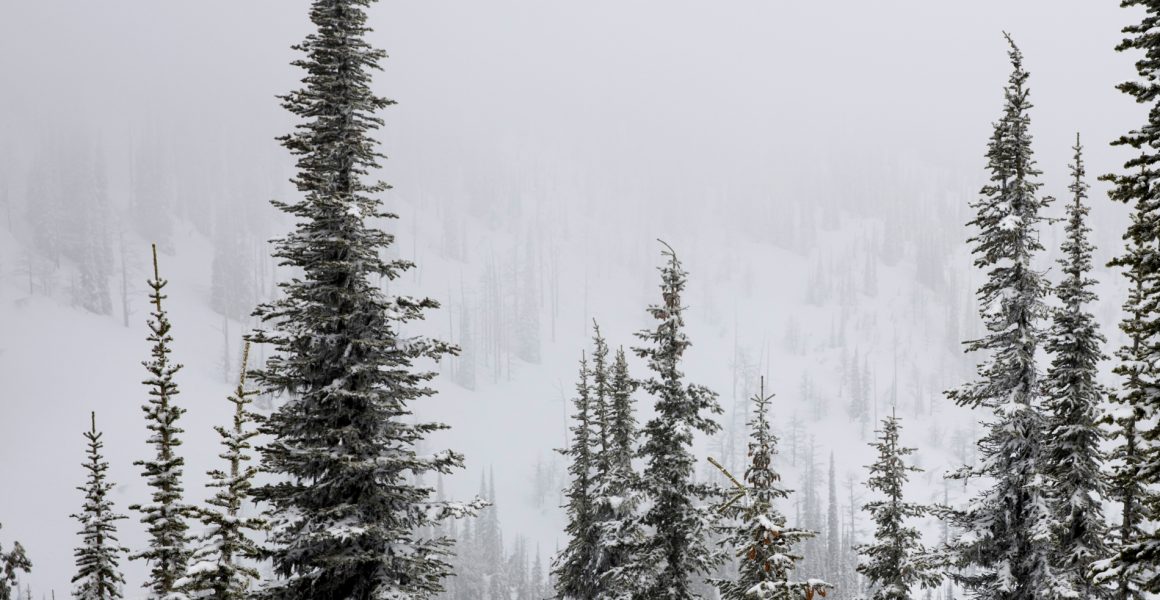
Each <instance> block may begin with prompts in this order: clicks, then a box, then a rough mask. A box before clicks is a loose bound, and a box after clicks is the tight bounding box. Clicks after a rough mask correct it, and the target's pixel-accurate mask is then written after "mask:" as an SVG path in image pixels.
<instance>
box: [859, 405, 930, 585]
mask: <svg viewBox="0 0 1160 600" xmlns="http://www.w3.org/2000/svg"><path fill="white" fill-rule="evenodd" d="M900 429H901V427H900V425H899V419H898V418H897V417H895V416H894V415H893V414H891V415H890V416H889V417H886V418H885V419H883V420H882V429H881V431H879V432H878V440H877V441H876V442H874V443H871V444H870V446H871V447H873V448H874V449H875V450H877V451H878V460H877V461H876V462H875V463H874V464H872V465H869V467H868V469H869V470H870V479H869V481H868V482H867V484H866V487H868V488H869V489H871V490H874V491H875V492H877V493H878V494H879V495H880V496H881V498H882V499H880V500H875V501H873V502H868V503H866V504H865V505H864V506H863V507H862V509H863V510H865V511H866V512H868V513H870V518H871V520H873V521H874V526H875V531H874V543H872V544H864V545H862V546H859V547H858V552H859V553H860V554H862V555H863V556H865V557H866V560H865V561H863V562H861V563H860V564H859V565H858V572H859V573H862V574H863V575H865V576H866V578H867V579H868V580H869V582H870V585H871V590H873V594H872V596H871V599H872V600H910V598H911V595H910V591H911V590H912V589H913V588H914V587H915V586H921V587H924V588H927V589H930V588H934V587H936V586H938V584H939V583H940V582H941V581H942V577H941V576H940V574H939V572H938V569H939V567H940V564H939V562H938V560H937V559H936V558H935V557H934V556H933V555H932V554H931V553H930V552H928V551H927V550H926V548H925V547H924V546H923V545H922V534H920V533H919V531H918V529H917V528H916V527H913V526H909V525H907V520H909V519H915V518H920V517H924V516H926V515H927V514H928V513H929V512H930V511H929V509H928V508H927V507H926V506H923V505H921V504H915V503H913V502H907V501H906V500H905V498H904V497H903V488H904V487H905V486H906V483H907V481H908V480H909V479H910V476H909V473H912V472H913V473H917V472H921V471H922V469H919V468H917V467H914V466H912V465H908V464H906V456H908V455H910V454H913V453H914V448H906V447H903V446H901V445H900V444H899V439H898V438H899V431H900Z"/></svg>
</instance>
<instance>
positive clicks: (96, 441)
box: [72, 413, 129, 600]
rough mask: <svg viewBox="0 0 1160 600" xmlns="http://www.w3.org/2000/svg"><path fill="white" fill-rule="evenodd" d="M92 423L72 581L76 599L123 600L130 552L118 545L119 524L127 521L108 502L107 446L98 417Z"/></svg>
mask: <svg viewBox="0 0 1160 600" xmlns="http://www.w3.org/2000/svg"><path fill="white" fill-rule="evenodd" d="M91 419H92V422H91V428H90V429H89V431H86V432H85V434H84V435H85V440H87V441H88V452H87V460H86V461H85V462H84V463H83V464H84V468H85V471H87V476H86V479H85V485H83V486H81V487H78V488H77V489H78V490H80V491H82V492H84V494H85V501H84V504H83V505H82V506H81V511H80V512H79V513H76V514H74V515H72V518H74V519H76V520H77V521H79V522H80V524H81V530H80V532H79V534H80V536H81V545H80V546H79V547H77V549H76V550H75V551H74V552H73V555H74V556H75V557H76V564H77V573H76V575H74V576H73V578H72V583H73V584H74V585H75V587H74V588H73V597H74V598H77V599H78V600H114V599H116V598H121V597H122V595H121V588H122V587H123V586H124V585H125V577H124V576H123V575H122V574H121V566H120V562H121V554H123V553H126V552H128V551H129V549H128V548H124V547H122V546H121V545H120V544H119V543H118V540H117V521H119V520H121V519H125V518H127V517H125V516H124V515H120V514H117V513H116V512H114V511H113V501H112V500H110V499H109V490H112V489H113V484H112V483H111V482H109V480H108V470H109V463H107V462H105V457H104V456H102V454H101V448H103V447H104V445H105V444H104V442H102V441H101V437H102V434H101V433H100V432H99V431H97V417H96V414H95V413H94V414H92V415H91Z"/></svg>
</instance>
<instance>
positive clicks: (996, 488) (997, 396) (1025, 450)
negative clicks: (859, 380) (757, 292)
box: [947, 36, 1071, 600]
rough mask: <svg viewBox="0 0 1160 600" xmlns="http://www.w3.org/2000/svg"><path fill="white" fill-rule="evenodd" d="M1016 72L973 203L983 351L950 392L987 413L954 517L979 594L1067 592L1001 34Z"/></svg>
mask: <svg viewBox="0 0 1160 600" xmlns="http://www.w3.org/2000/svg"><path fill="white" fill-rule="evenodd" d="M1007 41H1008V43H1009V45H1010V50H1009V53H1008V54H1009V57H1010V59H1011V63H1012V67H1013V70H1012V73H1011V76H1010V79H1009V80H1008V84H1007V86H1006V88H1005V89H1004V100H1005V102H1004V107H1003V114H1002V116H1001V117H1000V119H999V121H998V122H997V123H995V126H994V133H993V134H992V136H991V140H990V143H989V144H988V148H987V168H988V170H989V171H990V182H989V183H988V184H987V185H985V186H984V187H983V189H982V191H981V194H980V196H981V197H980V198H979V199H978V200H977V201H976V202H974V203H973V204H972V207H973V208H974V209H975V210H976V211H977V215H976V217H975V218H974V219H973V220H972V221H971V222H970V225H971V226H973V227H974V228H975V229H976V230H977V232H976V233H975V235H974V236H973V237H971V238H970V242H971V243H972V244H973V245H974V246H973V248H972V252H973V254H974V255H975V260H974V264H975V266H976V267H978V268H980V269H984V270H986V280H985V281H984V283H983V284H982V285H981V286H980V288H979V290H978V298H979V305H980V316H981V317H982V320H983V322H984V325H985V327H986V330H987V332H986V335H984V336H983V337H982V338H980V339H976V340H971V341H969V342H967V348H968V350H970V351H975V352H984V353H986V357H985V359H984V360H983V361H982V363H981V364H980V365H979V367H978V379H977V380H976V381H974V382H971V383H968V384H966V385H964V386H962V387H961V388H959V389H956V390H952V391H950V392H948V393H947V395H948V397H950V398H951V399H953V400H954V401H955V402H956V403H958V404H959V405H960V406H967V407H971V408H983V409H987V410H989V411H991V412H993V413H994V417H993V418H992V419H991V420H989V421H988V422H987V423H986V425H985V426H986V430H985V434H984V437H983V439H982V440H981V441H980V442H979V453H980V462H979V464H978V465H976V466H974V467H964V468H962V469H960V470H959V471H958V472H957V473H956V474H955V476H957V477H962V478H968V477H969V478H982V479H984V481H987V482H989V487H987V488H985V489H983V490H981V491H980V493H979V495H978V497H976V498H975V499H974V501H972V502H971V503H970V504H969V505H968V506H967V507H966V508H965V509H964V510H962V511H961V512H958V513H957V514H955V515H954V516H953V518H954V519H955V521H956V523H955V524H956V525H957V528H958V530H959V531H962V532H964V533H963V534H962V535H960V536H959V537H958V538H957V539H956V540H954V541H953V542H952V544H951V548H952V551H953V555H954V564H955V566H957V567H958V568H959V569H960V571H959V573H958V574H957V576H958V578H959V580H960V581H962V582H963V583H965V584H966V585H967V586H968V587H970V588H972V589H973V590H974V592H975V594H976V595H977V596H978V597H979V598H983V599H985V600H1032V599H1037V600H1038V599H1045V598H1056V597H1058V596H1059V595H1068V594H1070V593H1071V592H1070V590H1067V589H1060V588H1061V586H1063V585H1064V584H1066V582H1064V581H1061V580H1059V579H1058V578H1056V577H1055V576H1054V574H1053V573H1052V564H1051V560H1050V559H1051V556H1052V554H1053V549H1052V543H1051V542H1052V540H1051V538H1052V535H1051V534H1052V532H1053V528H1054V522H1053V521H1052V514H1051V512H1050V510H1049V505H1048V498H1049V491H1050V490H1048V489H1046V485H1047V481H1046V480H1045V479H1044V477H1043V472H1044V457H1043V450H1042V444H1043V437H1044V427H1045V426H1046V418H1045V416H1044V414H1043V407H1042V399H1041V397H1040V396H1041V393H1040V387H1041V385H1042V382H1041V381H1040V372H1039V367H1038V366H1037V364H1036V360H1035V354H1036V351H1037V348H1038V346H1039V344H1040V340H1041V338H1042V337H1043V334H1042V332H1041V325H1040V321H1041V320H1042V318H1043V317H1044V315H1045V314H1046V310H1047V309H1046V305H1045V304H1044V300H1043V298H1044V294H1045V289H1046V287H1045V284H1044V282H1043V279H1042V275H1041V274H1040V273H1039V272H1038V271H1036V268H1035V266H1034V265H1033V264H1032V262H1033V259H1034V257H1035V255H1036V253H1038V252H1040V251H1041V250H1043V246H1042V245H1041V244H1040V242H1039V236H1038V227H1039V225H1040V223H1041V222H1042V221H1043V220H1044V218H1043V217H1042V216H1041V215H1040V214H1039V211H1040V210H1041V209H1042V208H1043V207H1045V206H1047V204H1048V203H1049V201H1050V199H1049V198H1046V197H1039V195H1038V192H1039V187H1040V184H1039V183H1038V182H1037V181H1036V180H1035V178H1036V176H1038V175H1039V170H1038V169H1037V168H1036V166H1035V161H1034V159H1033V157H1032V152H1031V134H1030V131H1029V125H1030V118H1029V117H1028V109H1030V108H1031V103H1030V102H1029V100H1028V89H1027V77H1028V74H1027V71H1026V70H1025V69H1024V68H1023V55H1022V53H1021V52H1020V51H1019V48H1018V47H1017V46H1016V45H1015V43H1014V42H1013V41H1012V40H1011V38H1010V36H1007Z"/></svg>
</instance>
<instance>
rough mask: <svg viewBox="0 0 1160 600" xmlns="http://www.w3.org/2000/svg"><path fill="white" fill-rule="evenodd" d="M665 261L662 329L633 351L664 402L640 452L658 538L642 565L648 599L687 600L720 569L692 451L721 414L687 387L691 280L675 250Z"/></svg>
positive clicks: (647, 518)
mask: <svg viewBox="0 0 1160 600" xmlns="http://www.w3.org/2000/svg"><path fill="white" fill-rule="evenodd" d="M663 254H664V256H665V258H666V261H667V262H666V264H665V265H664V266H663V267H661V268H660V272H661V298H662V300H661V303H660V304H654V305H652V306H649V308H648V312H649V314H651V315H652V317H653V318H654V319H656V320H657V325H656V327H655V328H654V329H646V330H644V331H641V332H640V333H638V334H637V337H638V338H640V340H641V341H642V342H643V345H642V346H640V347H638V348H634V349H633V350H634V351H635V352H636V354H637V355H638V356H640V357H641V358H643V359H645V361H646V362H647V364H648V368H649V371H651V372H652V376H651V377H649V378H648V379H645V380H643V381H641V387H643V388H644V390H645V391H647V392H648V393H649V394H650V395H652V396H654V397H655V398H656V405H655V406H656V416H655V417H654V418H653V419H651V420H649V421H648V423H646V424H645V426H644V429H643V434H644V442H643V444H642V446H641V449H640V454H641V456H642V457H643V458H644V459H645V468H644V473H643V475H642V478H641V483H642V489H643V491H644V492H645V494H646V495H647V497H648V499H649V506H648V509H647V511H646V512H645V514H644V518H643V522H644V524H645V526H646V527H648V528H650V529H651V531H650V532H649V534H650V535H649V536H648V539H647V540H645V542H644V546H643V548H642V553H641V554H640V555H639V556H638V557H637V558H638V560H640V561H642V563H641V564H646V565H649V566H650V567H651V568H652V569H653V573H652V574H651V576H650V577H649V578H648V579H647V581H648V589H647V591H646V592H645V594H644V595H645V597H648V598H667V599H669V600H685V599H687V598H693V597H695V596H694V595H693V592H692V591H691V584H692V582H693V578H694V577H695V576H697V575H701V574H707V573H709V572H710V571H711V570H712V568H713V566H714V565H715V564H716V563H717V562H719V555H718V553H716V552H714V550H713V549H712V548H710V547H709V545H708V543H707V536H708V534H709V529H710V525H711V523H712V520H713V515H712V509H711V508H709V507H708V506H706V502H707V500H708V498H709V496H710V494H711V492H712V490H711V489H710V487H709V486H708V485H705V484H701V483H698V482H696V481H694V479H693V474H694V467H695V459H694V457H693V452H692V445H693V435H694V433H695V432H701V433H703V434H706V435H712V434H714V433H716V432H717V430H718V429H719V426H718V424H717V422H716V421H715V420H714V419H713V416H714V415H717V414H720V413H721V407H720V406H719V405H718V403H717V394H716V393H714V392H712V391H710V390H709V389H708V388H706V387H703V386H700V385H695V384H686V383H685V381H684V373H682V372H681V360H682V358H683V357H684V354H685V351H686V350H687V349H688V347H689V345H690V342H689V339H688V337H687V336H686V335H685V332H684V325H685V323H684V318H683V316H682V315H683V312H684V307H683V306H682V305H681V294H682V292H683V291H684V288H685V282H686V277H687V274H686V272H685V270H684V268H683V267H682V266H681V262H680V261H679V260H678V259H677V255H676V254H675V253H674V252H673V250H672V249H671V248H668V247H667V246H666V250H665V251H664V253H663Z"/></svg>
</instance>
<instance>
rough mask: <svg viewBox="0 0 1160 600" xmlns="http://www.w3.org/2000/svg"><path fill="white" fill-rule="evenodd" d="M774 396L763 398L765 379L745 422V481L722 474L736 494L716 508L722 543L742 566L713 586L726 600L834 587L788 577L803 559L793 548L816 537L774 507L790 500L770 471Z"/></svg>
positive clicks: (788, 598) (794, 597) (784, 596)
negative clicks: (721, 520)
mask: <svg viewBox="0 0 1160 600" xmlns="http://www.w3.org/2000/svg"><path fill="white" fill-rule="evenodd" d="M772 399H773V395H772V394H770V395H768V396H767V395H766V394H765V378H762V380H761V386H760V389H759V391H758V393H757V394H756V395H755V396H754V397H753V417H752V418H751V419H750V420H749V422H748V423H747V425H748V426H749V452H748V456H749V464H748V465H747V466H746V468H745V478H744V482H740V481H737V480H736V478H734V477H733V475H731V474H729V473H728V472H726V471H724V469H722V471H723V472H725V475H726V476H727V477H728V478H729V479H730V480H731V481H732V482H733V483H734V485H735V486H736V488H737V490H738V491H737V494H736V495H735V496H734V497H733V498H731V499H729V500H728V501H726V502H725V503H724V504H723V505H722V506H721V508H720V509H719V510H720V511H721V512H722V513H724V515H725V517H726V518H727V522H726V524H725V526H724V527H722V530H723V532H724V533H725V537H724V539H722V541H721V544H722V545H723V546H725V547H726V548H729V549H731V550H732V551H733V554H734V556H736V557H737V558H738V559H739V561H740V564H739V566H738V569H737V578H736V579H731V580H716V581H714V582H713V583H714V584H715V585H716V586H717V589H718V590H720V592H721V598H723V599H724V600H798V599H801V598H812V597H813V596H814V594H815V593H817V594H819V595H821V596H825V595H826V592H827V590H828V589H829V588H831V587H832V586H831V585H830V584H828V583H826V582H824V581H822V580H821V579H812V578H811V579H807V580H805V581H798V580H795V579H794V578H793V577H792V575H793V572H794V568H795V565H796V564H797V562H798V561H799V560H801V558H802V557H801V556H800V555H798V554H795V550H794V547H795V546H796V545H798V544H800V543H801V542H804V541H805V540H808V539H810V538H813V537H814V536H816V535H817V532H814V531H808V530H805V529H797V528H793V527H789V526H787V523H786V518H785V515H783V514H781V512H780V511H778V510H777V508H776V506H775V504H776V503H777V502H778V501H781V500H784V499H785V498H788V497H789V494H790V491H789V490H787V489H785V488H783V487H781V476H780V475H779V474H778V473H777V471H774V470H773V455H774V454H776V453H777V436H775V435H774V434H773V431H772V428H771V426H770V422H769V405H770V400H772Z"/></svg>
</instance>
